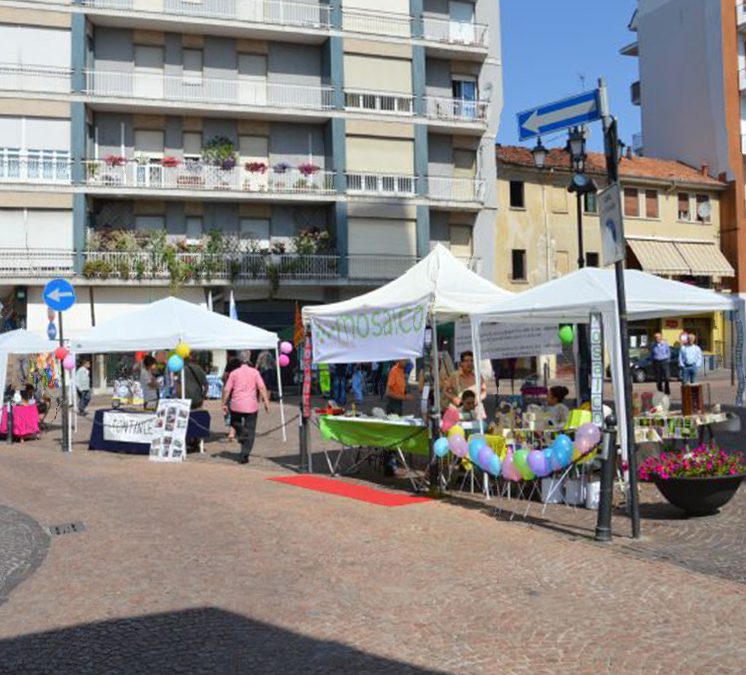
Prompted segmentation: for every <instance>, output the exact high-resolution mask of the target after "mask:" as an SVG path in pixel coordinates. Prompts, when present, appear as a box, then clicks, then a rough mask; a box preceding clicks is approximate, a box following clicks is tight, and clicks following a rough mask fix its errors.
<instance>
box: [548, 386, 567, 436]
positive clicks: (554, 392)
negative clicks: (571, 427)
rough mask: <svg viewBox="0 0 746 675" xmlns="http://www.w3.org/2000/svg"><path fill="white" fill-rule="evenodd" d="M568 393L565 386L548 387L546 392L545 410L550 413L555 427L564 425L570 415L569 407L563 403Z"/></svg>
mask: <svg viewBox="0 0 746 675" xmlns="http://www.w3.org/2000/svg"><path fill="white" fill-rule="evenodd" d="M569 393H570V391H569V389H568V388H567V387H559V386H558V387H550V388H549V392H548V393H547V405H546V408H545V409H544V410H545V412H548V413H549V414H550V420H551V422H552V425H553V426H554V427H556V428H561V427H564V426H565V424H566V423H567V420H568V419H569V417H570V409H569V408H568V407H567V406H566V405H565V404H564V403H563V401H564V400H565V399H566V398H567V395H568V394H569Z"/></svg>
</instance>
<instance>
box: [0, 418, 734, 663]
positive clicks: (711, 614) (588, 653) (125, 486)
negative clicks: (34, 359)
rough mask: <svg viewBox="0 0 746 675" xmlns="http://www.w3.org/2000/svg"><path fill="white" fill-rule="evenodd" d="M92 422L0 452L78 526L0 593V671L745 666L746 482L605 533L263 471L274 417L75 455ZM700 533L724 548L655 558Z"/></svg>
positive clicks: (18, 498)
mask: <svg viewBox="0 0 746 675" xmlns="http://www.w3.org/2000/svg"><path fill="white" fill-rule="evenodd" d="M214 418H215V417H214ZM218 419H219V418H218ZM86 424H90V422H87V421H82V422H81V428H80V431H79V435H78V438H79V439H80V440H79V442H78V443H77V444H76V451H75V452H74V453H72V454H70V455H66V454H63V453H61V452H59V451H58V450H57V449H56V448H55V445H54V437H53V436H54V434H51V435H48V436H46V437H45V438H44V439H43V440H42V441H41V442H38V443H26V444H25V445H24V446H14V447H12V448H8V447H5V446H3V447H2V449H0V495H2V501H3V502H5V503H6V504H8V505H9V506H10V507H11V508H13V509H16V510H18V511H21V512H24V513H26V514H29V517H30V518H33V519H36V520H37V521H39V522H41V523H45V524H49V523H57V522H73V521H80V522H82V523H84V524H85V527H86V530H85V531H84V532H81V533H78V534H72V535H66V536H63V537H55V538H53V540H52V541H51V545H50V548H49V551H48V554H47V557H46V559H45V560H44V562H43V563H42V564H41V566H40V567H39V568H38V569H37V571H36V573H35V574H33V576H31V577H29V578H28V579H27V580H26V581H25V582H24V583H23V584H21V585H19V586H17V587H16V588H15V589H14V590H13V592H12V594H11V595H10V596H9V600H8V601H7V602H6V603H5V604H4V605H2V606H0V673H2V674H5V673H9V674H10V673H13V674H15V673H19V674H20V673H23V674H24V675H25V674H27V673H28V674H30V675H33V674H35V673H55V674H59V673H62V674H66V673H76V674H77V673H96V674H98V673H123V674H124V673H159V674H160V673H171V672H175V673H179V672H184V673H203V672H204V673H213V672H215V673H265V672H266V673H285V672H299V673H306V672H308V673H322V672H324V673H337V672H339V673H348V672H356V671H357V672H360V673H486V674H491V673H497V672H501V673H532V674H533V673H560V672H568V671H570V672H574V673H591V672H593V673H666V674H668V673H672V672H673V673H741V672H743V671H744V666H743V664H744V663H746V642H745V641H744V636H743V625H744V623H745V622H746V603H744V600H745V599H746V584H744V583H743V579H742V578H741V577H739V576H738V575H737V574H736V572H735V570H736V568H737V567H738V564H737V563H736V562H733V560H734V559H737V560H740V561H742V560H743V559H744V557H743V553H744V550H743V539H742V538H741V539H738V538H736V541H737V542H740V543H737V544H734V545H733V547H731V548H730V549H728V548H727V546H724V544H728V541H729V540H728V537H729V536H734V533H733V529H734V527H735V529H737V530H739V532H737V533H735V536H736V537H738V536H742V535H740V530H742V529H743V526H742V523H743V508H744V506H743V502H742V498H743V495H739V497H738V498H737V499H738V501H737V502H735V503H733V504H731V505H729V506H728V507H726V509H724V510H723V512H722V513H721V514H720V515H718V516H716V517H714V518H709V519H700V520H697V521H696V522H695V521H681V520H675V521H668V520H661V519H654V518H651V517H646V518H645V519H644V521H643V533H644V535H645V536H644V539H643V540H642V541H640V542H633V541H632V540H631V539H629V537H628V536H624V534H625V533H626V532H628V522H627V521H626V519H625V518H624V516H623V515H622V514H617V515H615V520H614V525H615V530H616V531H617V532H618V533H619V535H620V536H619V537H618V538H617V539H616V540H615V542H614V543H613V544H611V545H598V544H593V543H591V542H590V538H589V534H590V533H592V526H593V524H594V514H591V513H588V512H586V511H583V510H581V509H577V510H572V509H568V508H566V507H552V508H550V509H548V510H547V512H546V513H545V514H544V516H543V517H542V516H541V505H540V504H535V505H532V508H531V511H530V513H529V518H528V519H527V520H523V519H522V518H515V519H514V520H512V521H510V520H508V517H509V516H507V511H508V510H509V509H510V508H515V510H516V512H518V511H519V508H518V506H519V505H518V503H517V502H515V501H514V502H513V503H512V504H508V503H505V502H498V500H493V501H492V502H490V503H488V504H485V503H484V502H482V501H479V500H473V499H471V498H470V497H468V496H465V495H464V496H461V495H456V496H454V497H453V498H451V499H448V500H444V501H439V502H438V501H436V502H430V503H424V504H418V505H416V506H408V507H403V508H394V509H386V508H382V507H377V506H373V505H369V504H366V503H362V502H356V501H353V500H347V499H342V498H338V497H334V496H331V495H325V494H320V493H316V492H311V491H307V490H301V489H298V488H295V487H292V486H287V485H281V484H277V483H273V482H271V481H267V480H266V478H268V477H271V476H275V475H277V474H278V473H280V472H287V471H288V470H289V468H288V467H292V465H293V462H294V461H295V456H296V449H297V440H296V439H295V438H291V439H290V440H289V442H288V444H287V445H286V444H283V443H282V442H281V440H280V439H279V434H277V433H273V434H270V435H268V436H264V437H262V438H261V439H260V441H259V442H258V443H257V446H256V450H255V457H254V459H252V463H251V464H250V465H249V466H248V467H242V466H238V465H237V464H236V463H235V461H234V459H235V458H234V454H235V452H236V446H235V445H233V446H229V445H227V444H226V443H225V442H223V441H222V440H216V441H214V442H212V443H210V444H208V448H207V453H206V454H205V455H203V456H201V457H194V456H190V458H189V460H188V461H187V462H185V463H184V464H182V465H163V464H156V463H151V462H148V461H147V459H146V458H143V457H129V456H117V455H111V454H108V453H97V452H87V451H84V450H83V449H84V447H85V444H84V442H83V440H82V439H83V438H84V436H85V435H86V433H87V430H86V427H85V425H86ZM273 424H274V422H273V418H272V417H270V416H261V417H260V422H259V431H260V433H261V432H262V430H263V429H264V430H266V429H269V428H270V427H271V426H273ZM218 431H220V430H218ZM315 448H316V449H318V448H319V444H318V440H317V439H316V440H315ZM366 470H367V468H366ZM365 475H366V474H362V476H365ZM358 479H359V477H358V478H356V479H352V478H348V479H345V480H351V481H353V480H358ZM388 485H389V486H390V487H391V488H396V487H401V486H402V485H403V481H401V480H399V481H398V482H397V481H394V482H390V483H388ZM646 487H651V486H646ZM643 496H644V499H643V502H644V504H645V505H647V504H656V503H659V502H657V501H656V497H655V492H654V488H652V487H651V490H649V491H648V490H646V491H645V492H644V495H643ZM496 506H501V507H503V508H504V513H503V516H502V517H501V518H497V517H495V507H496ZM524 509H525V504H524V503H521V505H520V514H522V513H523V511H524ZM647 515H650V514H647ZM676 528H678V529H676ZM718 529H720V530H721V532H722V533H721V534H720V535H717V536H715V535H712V536H710V537H709V538H707V539H704V542H705V543H704V545H703V538H704V537H705V536H707V534H708V533H711V532H714V531H716V530H718ZM729 533H730V534H729ZM684 541H688V542H690V546H691V548H690V550H689V551H687V550H685V549H681V548H679V549H673V548H671V546H669V544H670V543H671V542H673V543H675V544H677V545H681V544H682V542H684ZM698 542H699V545H700V547H701V548H702V549H703V550H702V552H701V554H700V557H699V558H698V559H699V560H701V561H705V560H706V559H707V557H708V551H709V552H710V557H711V558H713V559H714V560H715V561H716V563H717V561H719V560H721V559H722V560H723V561H725V560H726V559H728V560H731V563H732V564H731V563H728V565H725V564H723V565H722V567H718V566H717V565H716V567H715V568H714V569H705V568H704V567H703V568H702V569H699V570H697V569H696V568H695V567H694V566H693V565H685V564H682V562H681V561H680V560H673V559H672V560H673V562H675V563H676V564H671V561H669V560H666V559H664V554H665V553H666V552H667V551H674V553H675V554H676V556H679V557H680V558H682V559H685V560H688V559H689V558H691V557H692V556H693V555H695V554H696V553H697V551H696V546H697V543H698ZM738 546H740V547H741V548H740V549H738V548H737V547H738ZM645 547H647V548H645ZM718 547H720V548H718ZM712 551H719V552H717V553H715V554H714V555H713V554H712ZM674 557H675V556H674ZM703 572H706V573H703Z"/></svg>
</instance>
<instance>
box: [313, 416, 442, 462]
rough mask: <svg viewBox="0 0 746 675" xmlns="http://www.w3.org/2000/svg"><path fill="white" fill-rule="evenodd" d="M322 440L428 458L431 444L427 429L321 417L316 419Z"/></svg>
mask: <svg viewBox="0 0 746 675" xmlns="http://www.w3.org/2000/svg"><path fill="white" fill-rule="evenodd" d="M319 430H320V431H321V437H322V438H324V439H326V440H328V441H329V440H332V441H338V442H339V443H342V444H343V445H346V446H348V447H369V448H386V449H388V450H396V449H397V448H398V449H400V450H401V451H402V452H411V453H413V454H416V455H424V456H425V457H428V456H429V454H430V444H429V442H428V435H427V428H426V427H421V426H415V425H412V424H401V423H399V424H397V423H391V422H387V421H385V420H371V419H363V420H361V419H359V418H358V419H356V418H351V417H335V416H334V415H323V416H321V417H320V418H319Z"/></svg>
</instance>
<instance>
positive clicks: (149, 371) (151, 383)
mask: <svg viewBox="0 0 746 675" xmlns="http://www.w3.org/2000/svg"><path fill="white" fill-rule="evenodd" d="M157 365H158V363H157V361H156V360H155V358H153V357H152V356H151V355H150V354H148V355H147V356H146V357H145V358H144V359H143V360H142V366H141V367H140V386H141V387H142V399H143V408H145V410H155V409H156V408H157V407H158V399H159V398H160V394H159V387H158V378H157V377H156V375H155V368H156V366H157Z"/></svg>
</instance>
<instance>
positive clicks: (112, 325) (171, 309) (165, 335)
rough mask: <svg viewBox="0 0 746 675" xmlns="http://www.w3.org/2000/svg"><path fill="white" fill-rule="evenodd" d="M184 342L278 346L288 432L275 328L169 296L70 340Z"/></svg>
mask: <svg viewBox="0 0 746 675" xmlns="http://www.w3.org/2000/svg"><path fill="white" fill-rule="evenodd" d="M179 342H185V343H186V344H187V345H189V347H190V348H191V349H192V351H203V350H212V349H236V350H239V349H269V350H272V351H274V352H275V356H276V358H275V362H276V364H277V384H278V387H279V393H280V413H281V417H282V433H283V438H286V433H287V432H286V429H285V403H284V398H283V395H282V378H281V373H280V365H279V354H278V343H279V338H278V336H277V334H276V333H271V332H269V331H266V330H263V329H261V328H257V327H256V326H252V325H250V324H247V323H243V322H242V321H236V320H235V319H231V318H230V317H227V316H224V315H222V314H216V313H215V312H211V311H210V310H208V309H205V308H204V307H200V306H199V305H195V304H193V303H191V302H186V301H185V300H179V299H178V298H174V297H169V298H164V299H163V300H158V301H156V302H153V303H151V304H149V305H146V306H145V307H143V308H141V309H137V310H135V311H133V312H129V313H127V314H123V315H122V316H119V317H117V318H116V319H112V320H111V321H107V322H105V323H102V324H100V325H98V326H96V327H95V328H91V329H90V330H89V331H87V332H86V333H82V334H81V335H79V336H78V337H76V338H74V339H72V340H71V341H70V347H71V349H72V351H74V352H77V353H85V352H88V353H93V354H107V353H113V352H138V351H155V350H161V349H174V348H175V347H176V345H177V344H178V343H179Z"/></svg>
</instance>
